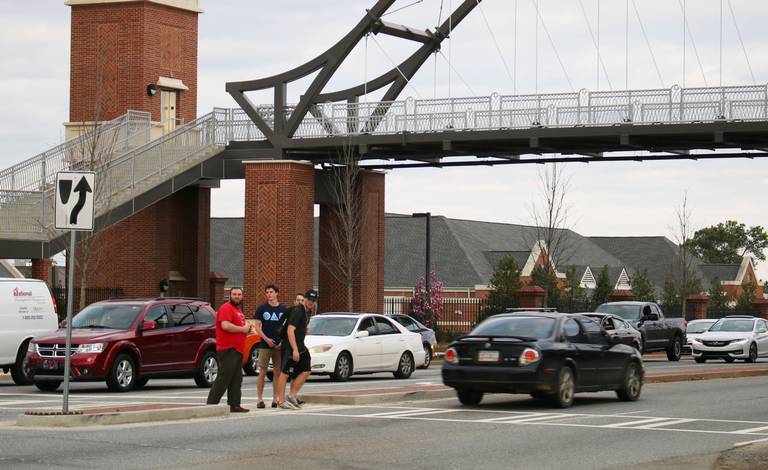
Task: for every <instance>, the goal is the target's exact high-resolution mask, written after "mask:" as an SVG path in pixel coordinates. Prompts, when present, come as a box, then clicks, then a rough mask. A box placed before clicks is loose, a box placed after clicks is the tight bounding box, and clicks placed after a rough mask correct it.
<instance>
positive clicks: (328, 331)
mask: <svg viewBox="0 0 768 470" xmlns="http://www.w3.org/2000/svg"><path fill="white" fill-rule="evenodd" d="M356 324H357V318H355V317H349V318H344V317H323V316H316V317H312V319H311V320H309V334H311V335H313V336H349V335H350V334H352V330H354V329H355V325H356Z"/></svg>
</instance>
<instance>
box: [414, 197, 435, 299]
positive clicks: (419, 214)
mask: <svg viewBox="0 0 768 470" xmlns="http://www.w3.org/2000/svg"><path fill="white" fill-rule="evenodd" d="M411 217H424V218H425V219H427V235H426V236H427V247H426V250H427V256H426V263H425V266H426V268H425V270H424V292H426V294H427V299H429V252H430V251H431V250H430V249H429V245H430V244H429V239H430V236H429V220H430V218H431V213H429V212H415V213H413V214H411Z"/></svg>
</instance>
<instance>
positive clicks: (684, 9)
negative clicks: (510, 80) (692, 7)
mask: <svg viewBox="0 0 768 470" xmlns="http://www.w3.org/2000/svg"><path fill="white" fill-rule="evenodd" d="M686 1H687V0H683V1H682V4H681V6H682V9H683V80H682V83H683V88H685V43H686V40H685V34H686V24H687V23H688V20H687V16H688V13H687V8H686Z"/></svg>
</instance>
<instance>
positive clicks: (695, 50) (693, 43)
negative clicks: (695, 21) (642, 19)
mask: <svg viewBox="0 0 768 470" xmlns="http://www.w3.org/2000/svg"><path fill="white" fill-rule="evenodd" d="M677 3H678V5H680V8H681V9H683V8H684V5H683V2H682V1H681V0H677ZM684 19H685V29H686V30H687V31H688V39H689V40H690V41H691V46H692V47H693V53H694V54H695V55H696V62H697V63H698V65H699V71H700V72H701V78H702V79H703V80H704V86H706V87H708V86H709V82H708V81H707V74H705V73H704V65H703V64H702V62H701V56H700V55H699V48H698V47H696V39H695V38H694V37H693V29H691V24H690V23H688V15H687V14H685V15H684Z"/></svg>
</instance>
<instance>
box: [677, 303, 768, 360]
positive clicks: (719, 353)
mask: <svg viewBox="0 0 768 470" xmlns="http://www.w3.org/2000/svg"><path fill="white" fill-rule="evenodd" d="M691 347H692V350H693V357H694V359H696V362H698V363H702V362H705V361H706V360H707V359H716V358H719V359H725V361H726V362H733V361H734V360H736V359H743V360H745V361H746V362H756V361H757V358H758V357H760V356H768V322H766V320H763V319H762V318H755V317H750V316H746V315H729V316H727V317H723V318H721V319H720V320H718V321H717V322H716V323H715V324H714V325H712V326H710V327H709V330H707V331H706V332H705V333H703V334H702V335H701V336H699V337H698V338H694V340H693V342H692V343H691Z"/></svg>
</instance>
